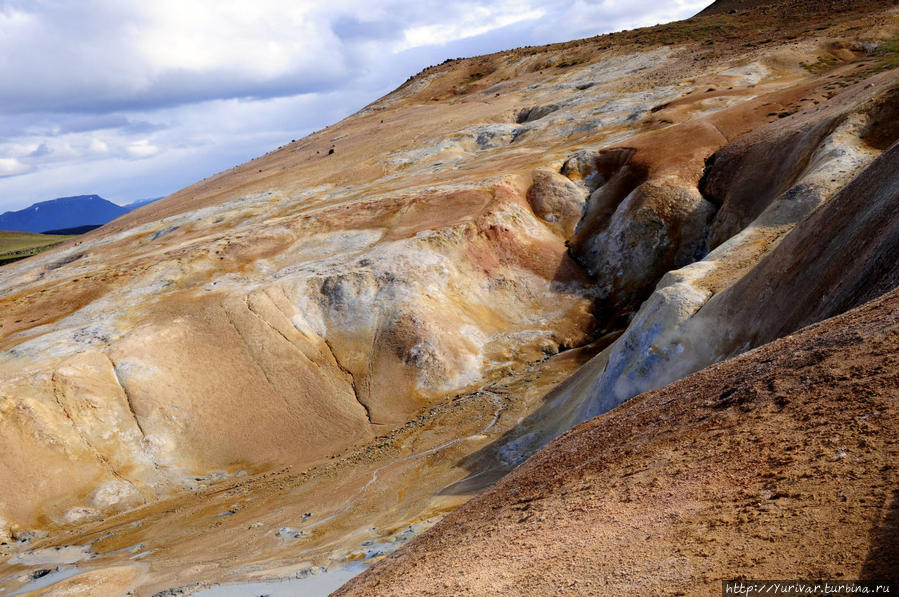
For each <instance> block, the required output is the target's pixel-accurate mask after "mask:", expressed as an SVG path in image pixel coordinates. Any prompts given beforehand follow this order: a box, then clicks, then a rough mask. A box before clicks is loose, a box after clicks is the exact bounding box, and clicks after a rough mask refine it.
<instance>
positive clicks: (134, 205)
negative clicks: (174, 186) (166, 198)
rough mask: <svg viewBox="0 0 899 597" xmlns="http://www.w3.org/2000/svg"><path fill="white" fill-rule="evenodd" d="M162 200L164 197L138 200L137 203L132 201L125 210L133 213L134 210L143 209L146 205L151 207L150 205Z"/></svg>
mask: <svg viewBox="0 0 899 597" xmlns="http://www.w3.org/2000/svg"><path fill="white" fill-rule="evenodd" d="M160 199H162V197H151V198H150V199H138V200H137V201H132V202H131V203H128V204H127V205H125V209H127V210H128V211H132V210H135V209H137V208H138V207H143V206H144V205H149V204H150V203H153V202H154V201H159V200H160Z"/></svg>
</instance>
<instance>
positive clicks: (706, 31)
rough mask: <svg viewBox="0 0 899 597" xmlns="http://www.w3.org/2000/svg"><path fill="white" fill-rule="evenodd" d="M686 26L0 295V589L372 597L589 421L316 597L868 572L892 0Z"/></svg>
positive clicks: (885, 403) (628, 42)
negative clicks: (55, 570) (342, 574)
mask: <svg viewBox="0 0 899 597" xmlns="http://www.w3.org/2000/svg"><path fill="white" fill-rule="evenodd" d="M734 6H736V8H734ZM712 8H713V9H714V10H710V11H709V12H708V13H707V14H705V15H704V16H700V17H697V18H694V19H691V20H688V21H683V22H679V23H672V24H669V25H665V26H660V27H655V28H649V29H643V30H636V31H631V32H625V33H620V34H614V35H611V36H601V37H597V38H591V39H588V40H581V41H576V42H569V43H566V44H558V45H555V46H547V47H542V48H521V49H517V50H509V51H507V52H503V53H499V54H495V55H490V56H482V57H476V58H470V59H464V60H454V61H449V62H447V63H445V64H442V65H440V66H437V67H431V68H429V69H426V70H425V71H423V72H422V73H421V74H419V75H418V76H416V77H413V78H412V79H410V81H408V82H407V83H406V84H404V85H403V86H402V87H400V88H399V89H397V90H396V91H394V92H393V93H391V94H389V95H388V96H386V97H384V98H382V99H381V100H379V101H377V102H375V103H374V104H372V105H370V106H368V107H366V108H365V109H363V110H361V111H360V112H358V113H357V114H355V115H353V116H351V117H349V118H347V119H346V120H344V121H342V122H340V123H338V124H336V125H334V126H332V127H329V128H328V129H325V130H323V131H320V132H318V133H316V134H314V135H311V136H310V137H307V138H306V139H302V140H300V141H296V142H292V143H291V144H289V145H286V146H284V147H282V148H280V149H278V150H277V151H274V152H272V153H270V154H267V155H265V156H262V157H260V158H258V159H257V160H254V161H252V162H250V163H248V164H245V165H242V166H239V167H236V168H234V169H232V170H229V171H227V172H223V173H221V174H218V175H216V176H214V177H211V178H209V179H207V180H204V181H201V182H198V183H197V184H195V185H192V186H191V187H188V188H186V189H183V190H181V191H179V192H177V193H175V194H173V195H172V196H170V197H168V198H166V199H164V200H162V201H159V202H157V203H154V204H152V205H150V206H147V207H144V208H142V209H139V210H137V211H134V212H131V213H129V214H127V215H126V216H123V217H122V218H120V219H119V220H116V221H114V222H111V223H110V224H109V225H107V226H104V227H103V228H100V229H98V230H96V231H94V232H91V233H89V234H87V235H85V236H82V237H79V238H77V239H75V240H73V241H70V242H69V243H67V244H66V245H63V246H60V247H57V248H54V249H51V250H49V251H47V252H46V253H43V254H41V255H39V256H36V257H32V258H29V259H26V260H23V261H19V262H17V263H14V264H11V265H7V266H4V267H2V268H0V450H2V453H3V454H4V457H3V458H0V487H2V488H4V490H3V492H2V493H0V592H2V591H8V593H13V592H15V591H18V590H20V589H23V588H27V583H28V582H29V579H31V578H32V575H33V574H34V573H35V572H38V571H40V570H42V569H43V568H39V566H44V567H47V566H51V567H52V566H56V565H60V566H69V565H72V564H73V563H75V562H77V566H78V567H79V571H80V574H78V575H77V576H73V577H71V578H70V579H67V580H62V581H60V584H59V585H58V586H57V587H56V590H58V591H59V592H60V594H62V593H63V592H64V591H67V590H70V589H71V590H76V589H77V590H81V589H79V588H78V587H88V588H87V589H84V590H90V591H95V592H96V593H97V594H103V592H104V591H106V592H108V593H110V594H112V593H115V592H117V591H118V592H125V591H133V592H134V594H135V595H139V596H140V595H153V594H154V593H156V592H159V591H166V590H168V589H173V588H178V587H181V589H183V591H184V592H190V591H195V590H198V589H200V588H202V587H204V586H206V585H209V584H212V583H220V582H228V583H234V582H245V581H248V580H265V579H271V578H282V577H304V576H306V575H309V574H313V573H316V572H320V571H321V570H322V569H323V568H326V567H334V566H340V565H343V564H346V563H347V562H352V561H360V560H361V561H363V562H364V563H365V564H366V565H367V564H369V563H371V562H373V561H375V560H378V559H380V558H382V557H383V556H385V555H386V554H387V553H388V552H390V551H392V550H394V549H396V548H398V547H399V546H400V545H402V544H403V543H404V542H405V541H407V540H408V539H409V538H410V537H411V536H412V535H414V534H418V533H422V532H424V531H425V530H426V529H427V528H429V527H431V526H433V525H434V524H435V523H436V522H437V521H438V520H439V519H440V518H441V517H443V516H444V515H446V514H447V513H448V512H451V511H453V510H454V509H455V508H457V507H459V506H460V505H461V504H463V503H465V502H466V501H467V500H468V499H470V498H471V497H473V496H474V495H476V494H477V493H478V492H479V491H481V490H484V489H486V488H488V487H490V486H491V485H492V484H493V483H495V482H497V481H498V480H499V479H502V478H503V477H504V475H506V474H507V473H509V472H510V471H513V469H515V467H517V466H518V465H520V464H521V463H523V462H525V461H527V459H528V458H529V457H530V456H532V455H534V454H535V453H537V452H538V450H540V448H541V447H543V446H546V445H547V444H548V443H549V442H550V441H552V440H553V438H554V437H557V436H558V435H559V434H561V433H563V432H565V431H566V430H568V429H569V428H570V427H571V426H572V425H574V424H577V423H579V422H581V421H584V420H586V419H588V418H591V417H594V416H598V415H602V416H601V417H600V418H598V419H594V420H592V421H590V422H588V423H586V424H585V425H583V426H581V427H578V428H576V429H575V430H574V431H572V432H571V433H569V434H568V435H566V436H565V437H564V438H562V439H561V440H560V441H559V442H557V443H554V444H552V445H551V446H550V447H549V448H548V449H547V450H544V451H542V452H539V454H537V456H535V457H534V458H533V459H531V460H530V461H527V462H526V463H525V464H524V465H522V466H521V468H518V469H515V472H514V473H513V474H512V475H511V476H509V477H507V478H505V479H504V480H503V481H501V482H500V484H499V485H498V486H497V487H496V489H495V490H493V491H491V492H489V493H487V494H485V495H484V496H483V497H482V498H480V499H479V500H478V501H476V502H473V503H472V504H471V505H469V506H467V507H466V508H465V509H464V510H462V511H461V512H459V513H458V514H456V515H453V516H452V517H451V518H448V519H446V521H445V522H443V523H440V524H439V525H438V526H436V527H434V529H433V530H432V531H430V532H429V533H427V534H426V535H425V536H424V537H423V538H422V540H421V541H420V542H417V543H415V544H414V545H413V546H412V548H411V549H410V550H408V551H404V550H401V551H400V554H401V555H399V556H398V557H397V558H396V559H395V560H391V562H392V563H390V564H389V565H388V564H386V563H385V565H379V566H377V567H376V568H375V569H373V570H372V573H370V574H367V575H366V576H364V577H362V578H361V579H360V580H359V581H358V583H357V584H355V585H353V586H351V587H350V588H349V589H348V590H353V591H358V592H361V593H363V594H368V593H379V592H386V593H399V594H402V593H419V592H426V590H431V591H432V592H437V593H456V592H463V593H464V592H469V593H481V594H482V593H506V592H508V593H515V592H516V591H517V592H520V593H527V594H535V593H536V594H542V593H547V592H551V591H550V589H551V588H553V587H554V589H553V590H559V591H561V592H570V593H572V594H579V593H587V594H589V593H617V592H621V591H622V590H623V588H624V587H629V588H630V589H634V588H637V589H638V592H646V593H653V594H655V593H662V592H665V591H668V590H669V589H670V590H671V591H672V592H674V591H687V592H689V590H688V589H685V588H684V587H688V586H694V587H702V591H703V592H707V591H706V589H708V588H709V587H711V586H712V584H713V582H715V581H716V579H719V578H721V577H723V576H727V575H735V576H749V575H750V572H752V573H753V574H759V575H763V576H768V577H771V578H778V577H781V578H784V577H789V576H805V575H811V576H814V577H822V576H828V575H830V574H831V573H832V574H834V575H836V574H837V573H839V574H842V575H843V577H844V578H846V577H851V576H853V575H859V574H866V575H867V574H875V573H878V571H882V569H883V568H882V565H881V564H882V562H883V561H885V558H886V556H881V555H877V556H866V555H865V553H866V550H870V551H871V553H874V550H875V548H876V547H877V545H876V543H877V541H876V540H875V539H874V537H879V536H880V535H878V534H877V533H878V532H879V531H878V530H877V528H880V527H877V528H875V527H876V525H877V524H880V523H878V522H877V521H878V520H881V519H882V518H883V517H884V516H886V515H885V514H884V512H883V511H882V510H881V507H882V506H883V507H886V506H884V504H887V503H888V502H889V499H888V498H889V496H888V491H889V490H888V488H889V487H891V484H895V479H892V477H890V473H889V469H884V468H883V467H884V466H888V465H889V463H890V462H891V459H893V460H895V450H894V448H895V441H894V436H895V429H894V427H895V426H894V425H893V423H892V419H891V418H890V416H888V415H889V414H890V413H893V411H894V410H895V404H894V402H895V401H894V400H893V401H892V402H891V397H894V394H895V392H894V391H893V390H894V388H895V387H896V379H895V374H894V370H895V364H896V363H895V362H894V361H895V359H894V358H893V355H894V353H895V344H896V342H895V337H896V329H894V328H895V327H896V322H895V321H894V320H895V317H894V315H895V311H896V309H895V307H896V301H897V298H896V295H895V293H892V294H889V293H890V292H891V291H892V289H893V288H895V286H896V285H897V283H899V269H897V265H896V264H897V260H896V255H897V254H899V228H897V226H899V212H897V209H899V175H897V172H899V146H897V139H899V128H897V126H896V124H895V123H896V121H897V118H896V116H897V114H899V95H897V89H899V84H897V79H896V76H895V73H896V71H895V68H894V67H895V64H896V51H895V48H896V46H895V39H896V37H897V36H899V21H897V13H896V8H895V2H891V1H886V0H883V1H879V0H878V1H874V2H855V1H850V0H840V1H838V2H828V3H817V2H810V1H806V0H796V1H791V2H779V3H755V2H749V3H746V2H741V3H736V4H734V3H732V2H720V3H716V4H715V6H713V7H712ZM731 10H738V12H737V13H731ZM475 75H477V76H475ZM332 147H333V148H335V151H334V152H333V153H332V152H330V151H329V149H330V148H332ZM885 293H887V296H886V297H885V298H880V299H878V298H877V297H881V295H884V294H885ZM873 299H877V300H876V302H873V303H868V304H866V305H864V306H862V305H863V304H864V303H866V302H867V301H871V300H873ZM854 308H855V309H856V310H855V311H853V312H852V313H850V314H849V315H845V316H843V317H841V318H839V319H835V320H827V321H825V322H824V323H821V324H817V325H816V326H814V327H812V328H807V329H804V330H803V329H802V328H803V326H808V325H810V324H815V323H816V322H821V321H822V320H825V319H826V318H831V317H834V316H837V315H839V314H841V313H843V312H845V311H846V310H849V309H854ZM794 332H796V335H794V336H792V337H789V338H787V339H786V340H782V341H781V342H780V343H779V344H769V345H767V346H763V345H766V343H770V342H772V341H774V340H776V339H778V338H783V337H784V336H786V335H787V334H791V333H794ZM758 347H762V348H759V349H758V350H755V351H753V352H752V353H750V354H748V355H745V356H743V357H739V358H736V359H734V357H738V356H739V355H740V354H742V353H744V352H746V351H748V350H750V349H755V348H758ZM727 359H734V360H731V361H728V362H727V363H723V364H719V365H716V363H718V362H719V361H724V360H727ZM704 368H706V369H704ZM701 369H704V370H703V371H702V372H700V373H698V374H697V375H695V376H693V377H690V378H688V379H684V378H685V377H687V376H688V375H690V374H692V373H694V372H696V371H699V370H701ZM678 380H681V381H678ZM673 382H677V383H674V385H670V386H668V387H666V388H665V389H661V390H659V388H662V387H663V386H666V385H667V384H672V383H673ZM647 392H649V393H647ZM638 395H640V396H639V397H638V398H634V397H635V396H638ZM630 399H633V400H630ZM628 400H630V402H626V401H628ZM841 401H843V402H845V404H843V403H841ZM621 405H623V406H621ZM619 406H621V408H617V407H619ZM609 411H611V412H609ZM875 412H876V413H878V414H874V413H875ZM796 438H800V439H796ZM833 438H837V439H833ZM891 442H892V443H891ZM840 453H845V454H846V456H841V457H839V458H837V456H836V455H837V454H840ZM784 455H788V456H784ZM850 462H851V463H852V466H853V467H854V468H852V469H849V470H851V471H852V474H854V475H856V476H855V477H852V478H851V479H850V481H851V482H847V483H846V484H845V485H844V486H843V489H842V491H843V494H840V493H839V492H838V491H839V490H838V488H837V482H836V481H835V479H837V478H842V477H841V475H843V476H846V475H847V474H848V473H847V470H846V469H844V468H840V467H846V466H848V463H850ZM878 471H879V472H878ZM884 471H886V472H884ZM819 473H820V474H819ZM816 475H818V476H816ZM878 475H880V476H878ZM822 496H823V497H822ZM841 496H842V497H841ZM843 498H845V500H846V501H843ZM758 504H763V505H765V507H764V508H760V507H758V506H757V505H758ZM834 504H837V506H834ZM839 504H844V505H843V506H839ZM861 504H866V506H864V507H862V506H861ZM838 508H843V510H839V511H838ZM875 510H876V511H875ZM778 513H781V514H783V516H780V515H779V514H778ZM840 516H843V517H844V518H845V520H844V521H843V522H839V519H840ZM838 522H839V524H838ZM844 522H845V524H844ZM777 525H781V526H777ZM884 528H886V527H884ZM773 529H780V530H773ZM803 529H804V530H807V531H809V533H811V534H810V535H809V536H810V537H812V539H811V540H810V541H811V543H810V545H809V546H807V549H806V548H803V549H804V551H802V553H799V551H798V550H797V551H795V552H794V551H790V550H791V549H792V547H790V546H791V545H793V544H795V541H791V537H795V536H796V534H797V533H799V532H800V530H803ZM858 529H863V531H858ZM529 533H533V535H530V534H529ZM737 537H740V540H739V541H738V540H737ZM833 545H841V546H845V549H844V550H842V551H841V552H840V553H845V554H848V555H846V556H845V558H843V559H838V558H837V557H836V556H834V555H833V554H834V553H835V552H834V550H833V549H832V546H833ZM740 546H743V550H742V551H741V550H740ZM828 546H830V547H828ZM454 547H456V548H458V553H457V554H455V555H454V554H453V552H452V549H453V548H454ZM57 548H59V549H57ZM403 553H405V554H406V555H402V554H403ZM776 553H779V554H783V553H787V554H788V556H789V557H783V556H782V555H781V556H775V555H772V554H776ZM878 553H879V552H878ZM884 553H886V552H884ZM479 554H480V555H479ZM484 554H486V555H484ZM504 554H505V555H504ZM132 557H134V558H137V559H139V560H140V561H139V562H135V561H133V560H132ZM416 558H420V560H418V561H420V563H421V564H420V568H419V569H417V570H413V568H414V566H413V564H412V563H411V562H414V561H416ZM866 558H867V562H868V563H864V562H865V561H866ZM572 561H575V563H573V564H572V563H571V562H572ZM784 561H789V562H790V564H789V566H786V567H782V568H777V565H778V563H783V562H784ZM53 562H56V563H55V564H54V563H53ZM447 562H450V564H447ZM568 566H570V570H569V569H568V568H567V567H568ZM790 566H792V567H790ZM878 566H880V568H878ZM81 569H83V570H81ZM446 570H450V571H451V572H452V574H453V576H451V577H448V576H445V574H446ZM566 570H569V571H568V572H566ZM566 574H567V575H568V576H567V577H566V576H565V575H566ZM441 575H443V576H441ZM563 577H565V583H561V580H560V579H562V578H563ZM435 578H436V579H438V581H439V583H438V584H437V585H433V584H427V583H429V582H431V581H433V579H435ZM571 582H575V584H574V585H570V583H571ZM378 583H383V584H381V585H380V586H378ZM560 583H561V584H560ZM577 583H583V584H580V585H579V584H577ZM591 583H592V584H591ZM690 583H693V584H690ZM560 587H561V588H560ZM566 587H567V588H568V589H570V590H568V589H566ZM181 589H178V590H181ZM382 590H383V591H382Z"/></svg>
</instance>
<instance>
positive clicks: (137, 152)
mask: <svg viewBox="0 0 899 597" xmlns="http://www.w3.org/2000/svg"><path fill="white" fill-rule="evenodd" d="M126 151H127V152H128V155H131V156H133V157H136V158H148V157H150V156H151V155H156V154H157V153H159V148H158V147H156V146H155V145H152V144H151V143H150V142H149V141H148V140H147V139H141V140H140V141H135V142H134V143H130V144H129V145H128V147H127V149H126Z"/></svg>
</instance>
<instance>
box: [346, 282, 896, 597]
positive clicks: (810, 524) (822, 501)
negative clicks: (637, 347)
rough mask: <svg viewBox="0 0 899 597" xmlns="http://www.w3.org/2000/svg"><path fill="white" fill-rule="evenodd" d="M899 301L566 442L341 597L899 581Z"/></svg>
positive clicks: (651, 399) (774, 348)
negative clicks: (736, 582) (746, 581)
mask: <svg viewBox="0 0 899 597" xmlns="http://www.w3.org/2000/svg"><path fill="white" fill-rule="evenodd" d="M897 353H899V291H893V292H891V293H889V294H887V295H885V296H883V297H881V298H879V299H876V300H874V301H872V302H870V303H867V304H866V305H863V306H862V307H860V308H858V309H855V310H853V311H850V312H848V313H846V314H844V315H841V316H839V317H835V318H833V319H829V320H826V321H823V322H821V323H818V324H815V325H812V326H809V327H807V328H804V329H803V330H800V331H799V332H797V333H796V334H794V335H792V336H789V337H786V338H783V339H781V340H778V341H776V342H773V343H771V344H768V345H765V346H763V347H761V348H759V349H756V350H754V351H751V352H749V353H746V354H744V355H743V356H741V357H739V358H736V359H733V360H731V361H727V362H724V363H721V364H718V365H715V366H712V367H709V368H707V369H704V370H702V371H700V372H698V373H696V374H694V375H692V376H690V377H688V378H686V379H683V380H681V381H679V382H676V383H673V384H671V385H669V386H666V387H665V388H662V389H660V390H657V391H654V392H649V393H647V394H643V395H641V396H639V397H637V398H634V399H632V400H631V401H629V402H628V403H626V404H625V405H624V406H622V407H620V408H618V409H616V410H615V411H612V412H610V413H608V414H606V415H603V416H601V417H597V418H595V419H592V420H590V421H588V422H586V423H584V424H582V425H579V426H578V427H575V428H574V429H572V430H571V431H570V432H568V433H567V434H565V435H564V436H562V437H561V438H559V439H558V440H557V441H555V442H553V443H552V444H550V445H549V446H548V447H547V448H546V449H544V450H543V451H541V452H540V453H538V454H537V455H536V456H534V457H533V458H531V459H530V460H529V461H528V462H526V463H525V464H524V465H522V466H521V467H519V468H518V469H516V470H515V471H514V472H513V473H512V474H510V475H509V476H507V477H506V478H505V479H504V480H503V481H501V482H500V483H499V484H498V485H497V486H496V487H495V488H494V489H493V490H491V491H489V492H487V493H486V494H484V495H482V496H480V497H479V498H477V499H475V500H473V501H472V502H470V503H469V504H467V505H466V506H465V507H463V508H461V509H460V510H458V511H457V512H456V513H454V514H452V515H450V516H448V517H447V518H446V519H445V520H444V521H442V522H441V523H440V524H438V525H437V526H436V527H434V528H433V529H432V530H431V531H430V532H428V533H427V534H426V535H424V536H422V537H421V538H419V539H418V540H416V541H415V542H414V543H413V544H411V545H410V546H409V547H408V548H406V549H403V550H401V551H400V552H398V553H396V554H394V555H393V556H392V557H390V558H388V559H386V560H385V561H383V562H381V563H379V564H378V565H376V566H374V567H373V568H372V569H370V570H369V571H368V572H366V573H365V574H363V575H362V576H361V577H358V578H357V579H355V580H354V581H352V582H351V583H349V584H348V585H347V586H345V587H344V588H343V589H342V591H341V592H340V593H339V594H342V595H376V594H377V595H400V594H401V595H422V594H431V595H433V594H479V595H483V594H503V595H510V594H514V595H552V594H570V595H581V594H602V595H614V594H640V595H648V594H691V595H692V594H696V595H710V594H715V593H717V592H718V591H720V581H721V580H722V579H728V578H761V579H765V578H834V579H836V578H844V579H854V578H881V579H883V578H889V577H892V578H896V577H899V574H897V569H896V564H897V562H899V542H897V533H896V524H897V520H899V490H897V487H899V474H897V464H899V442H897V440H899V423H897V407H899V354H897Z"/></svg>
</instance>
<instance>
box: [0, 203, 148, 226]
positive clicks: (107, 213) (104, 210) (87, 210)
mask: <svg viewBox="0 0 899 597" xmlns="http://www.w3.org/2000/svg"><path fill="white" fill-rule="evenodd" d="M156 199H157V198H153V199H141V200H139V201H134V202H133V203H129V204H128V205H125V206H121V205H116V204H115V203H113V202H112V201H107V200H106V199H104V198H103V197H100V196H99V195H76V196H73V197H60V198H58V199H50V200H49V201H40V202H38V203H35V204H34V205H30V206H29V207H26V208H25V209H20V210H18V211H8V212H5V213H3V214H0V230H16V231H20V232H46V231H48V230H60V229H69V228H77V227H81V226H100V225H103V224H105V223H107V222H110V221H112V220H114V219H116V218H117V217H119V216H121V215H122V214H126V213H128V212H129V211H131V210H133V209H137V208H138V207H141V206H143V205H146V204H147V203H152V202H153V201H156Z"/></svg>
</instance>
